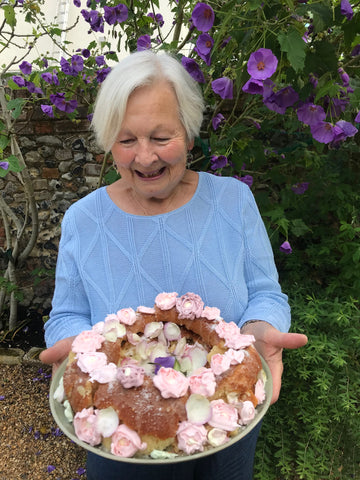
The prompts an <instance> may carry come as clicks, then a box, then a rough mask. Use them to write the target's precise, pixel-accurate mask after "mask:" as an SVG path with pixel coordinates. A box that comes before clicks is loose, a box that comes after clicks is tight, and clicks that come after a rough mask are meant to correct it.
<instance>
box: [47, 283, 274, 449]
mask: <svg viewBox="0 0 360 480" xmlns="http://www.w3.org/2000/svg"><path fill="white" fill-rule="evenodd" d="M220 313H221V312H220V310H219V309H218V308H217V307H212V306H205V305H204V302H203V300H202V299H201V297H200V296H199V295H197V294H194V293H187V294H185V295H182V296H179V295H178V294H177V293H175V292H171V293H166V292H163V293H160V294H159V295H157V297H156V298H155V302H154V306H152V307H147V306H139V307H138V308H137V309H136V311H134V310H133V309H132V308H123V309H121V310H119V311H118V312H117V313H116V314H109V315H107V317H106V318H105V319H104V320H103V321H101V322H98V323H97V324H95V325H94V326H93V327H92V329H91V330H88V331H85V332H82V333H80V334H79V335H78V336H77V337H76V338H75V339H74V341H73V344H72V349H71V352H70V354H69V357H68V363H67V366H66V369H65V371H64V374H63V377H62V379H61V381H60V382H59V385H58V387H57V389H56V391H55V393H54V399H55V400H56V401H57V402H59V403H61V404H62V405H63V406H64V409H65V415H66V418H67V419H69V421H72V422H73V426H74V431H75V434H76V436H77V438H78V439H79V440H82V441H83V442H85V443H87V444H89V445H91V446H98V447H99V448H100V449H102V450H104V451H107V452H111V453H112V454H113V455H115V456H118V457H124V458H128V457H133V456H135V457H140V458H144V457H146V458H153V459H162V458H173V457H175V456H181V455H192V454H194V453H197V452H203V451H204V450H211V449H212V448H215V447H219V446H220V445H225V444H226V443H227V442H228V441H229V440H230V439H231V438H233V437H234V436H235V435H237V434H238V433H239V431H241V429H243V428H244V427H245V426H246V425H248V424H249V423H250V422H252V421H253V419H254V418H255V417H256V415H257V409H256V407H257V405H259V404H262V403H263V402H264V401H265V398H266V394H265V382H266V378H265V373H264V371H263V370H262V363H261V359H260V357H259V355H258V353H257V351H256V350H255V348H254V346H253V344H254V342H255V338H254V337H253V336H252V335H243V334H241V332H240V329H239V327H238V326H237V325H236V324H235V323H234V322H229V323H227V322H225V321H224V319H223V318H221V316H220Z"/></svg>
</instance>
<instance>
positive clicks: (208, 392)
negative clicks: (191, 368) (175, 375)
mask: <svg viewBox="0 0 360 480" xmlns="http://www.w3.org/2000/svg"><path fill="white" fill-rule="evenodd" d="M189 386H190V391H191V393H197V394H199V395H203V396H204V397H211V396H212V395H214V393H215V390H216V381H215V375H214V372H213V371H212V370H211V369H210V368H205V367H202V368H198V369H197V370H195V372H194V373H193V374H192V375H191V377H190V378H189Z"/></svg>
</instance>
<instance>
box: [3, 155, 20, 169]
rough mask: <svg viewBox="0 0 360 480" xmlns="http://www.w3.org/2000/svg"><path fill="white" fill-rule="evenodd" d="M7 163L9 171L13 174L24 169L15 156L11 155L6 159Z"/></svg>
mask: <svg viewBox="0 0 360 480" xmlns="http://www.w3.org/2000/svg"><path fill="white" fill-rule="evenodd" d="M4 161H5V162H9V170H10V171H12V172H21V170H23V169H24V167H23V166H22V165H20V162H19V160H18V158H17V157H15V155H10V156H9V157H8V158H5V159H4Z"/></svg>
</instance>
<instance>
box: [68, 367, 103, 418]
mask: <svg viewBox="0 0 360 480" xmlns="http://www.w3.org/2000/svg"><path fill="white" fill-rule="evenodd" d="M63 381H64V391H65V395H66V398H67V399H68V400H69V402H70V405H71V408H72V409H73V411H74V412H80V411H81V410H82V409H83V408H89V407H91V406H92V405H93V402H94V398H93V397H94V392H95V390H96V388H97V384H96V382H94V383H92V382H90V380H89V375H88V374H87V373H84V372H82V371H81V370H80V368H79V367H78V366H77V363H76V362H69V363H68V365H67V367H66V369H65V372H64V377H63Z"/></svg>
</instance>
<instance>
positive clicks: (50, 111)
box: [40, 105, 54, 118]
mask: <svg viewBox="0 0 360 480" xmlns="http://www.w3.org/2000/svg"><path fill="white" fill-rule="evenodd" d="M40 107H41V110H42V111H43V112H44V113H45V115H47V116H48V117H50V118H54V111H53V107H52V106H51V105H40Z"/></svg>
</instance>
